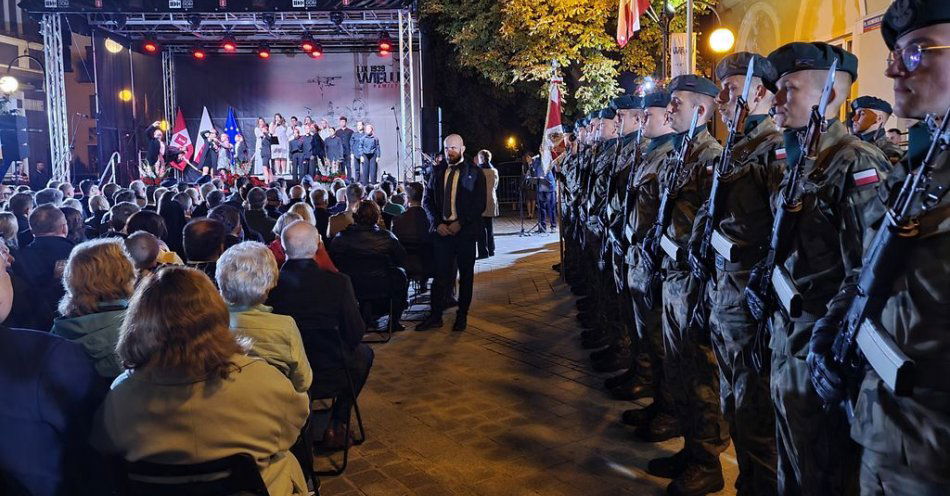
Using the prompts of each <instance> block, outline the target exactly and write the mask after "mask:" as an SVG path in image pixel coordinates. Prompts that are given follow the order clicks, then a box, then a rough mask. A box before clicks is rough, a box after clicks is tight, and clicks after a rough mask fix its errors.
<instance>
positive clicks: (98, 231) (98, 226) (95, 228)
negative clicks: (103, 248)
mask: <svg viewBox="0 0 950 496" xmlns="http://www.w3.org/2000/svg"><path fill="white" fill-rule="evenodd" d="M88 208H89V212H90V215H89V217H88V218H86V222H85V224H86V238H98V237H100V236H102V235H103V234H105V232H106V231H107V230H108V224H106V223H103V217H105V215H106V214H107V213H109V201H108V200H106V197H104V196H102V195H96V196H93V197H92V198H90V199H89V203H88Z"/></svg>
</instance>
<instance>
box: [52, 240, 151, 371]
mask: <svg viewBox="0 0 950 496" xmlns="http://www.w3.org/2000/svg"><path fill="white" fill-rule="evenodd" d="M134 284H135V269H134V267H133V265H132V260H131V259H130V258H129V256H128V254H127V253H126V252H125V246H124V244H123V242H122V241H121V240H118V239H96V240H92V241H87V242H85V243H82V244H80V245H77V246H76V247H75V248H74V249H73V251H72V254H71V255H70V256H69V261H68V262H67V263H66V270H65V272H64V273H63V285H64V286H65V287H66V294H65V295H64V296H63V299H62V301H60V302H59V314H60V315H62V317H58V318H56V320H54V321H53V326H52V331H51V332H52V333H53V334H55V335H57V336H62V337H64V338H66V339H68V340H70V341H75V342H76V343H79V344H80V345H82V347H83V349H85V350H86V353H88V354H89V358H91V359H92V360H93V362H94V363H95V366H96V372H98V373H99V375H101V376H102V377H104V378H106V379H109V380H110V381H111V380H112V379H114V378H115V377H116V376H118V375H119V374H120V373H121V372H122V363H121V362H120V361H119V357H118V355H116V353H115V345H116V343H117V342H118V340H119V327H120V326H121V325H122V319H123V318H125V309H126V307H127V306H128V300H129V298H130V297H131V296H132V289H133V287H134ZM106 385H107V384H106Z"/></svg>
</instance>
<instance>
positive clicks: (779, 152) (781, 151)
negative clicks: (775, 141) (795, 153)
mask: <svg viewBox="0 0 950 496" xmlns="http://www.w3.org/2000/svg"><path fill="white" fill-rule="evenodd" d="M787 156H788V154H787V153H785V148H784V147H782V148H776V149H775V158H777V159H779V160H785V157H787Z"/></svg>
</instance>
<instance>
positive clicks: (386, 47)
mask: <svg viewBox="0 0 950 496" xmlns="http://www.w3.org/2000/svg"><path fill="white" fill-rule="evenodd" d="M377 44H378V45H379V51H380V52H388V51H390V50H392V49H393V40H392V38H390V37H389V33H388V32H386V31H383V32H381V33H379V41H378V42H377Z"/></svg>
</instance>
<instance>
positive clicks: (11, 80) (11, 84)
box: [0, 76, 20, 93]
mask: <svg viewBox="0 0 950 496" xmlns="http://www.w3.org/2000/svg"><path fill="white" fill-rule="evenodd" d="M19 88H20V82H19V81H17V79H16V78H15V77H13V76H3V77H0V91H2V92H4V93H16V90H17V89H19Z"/></svg>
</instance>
